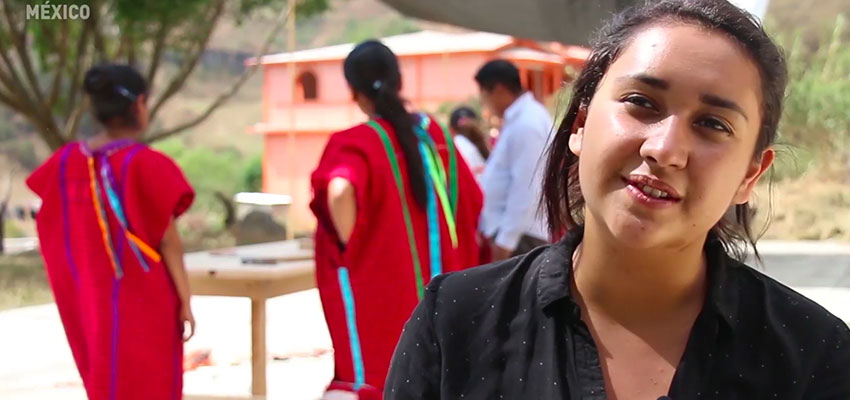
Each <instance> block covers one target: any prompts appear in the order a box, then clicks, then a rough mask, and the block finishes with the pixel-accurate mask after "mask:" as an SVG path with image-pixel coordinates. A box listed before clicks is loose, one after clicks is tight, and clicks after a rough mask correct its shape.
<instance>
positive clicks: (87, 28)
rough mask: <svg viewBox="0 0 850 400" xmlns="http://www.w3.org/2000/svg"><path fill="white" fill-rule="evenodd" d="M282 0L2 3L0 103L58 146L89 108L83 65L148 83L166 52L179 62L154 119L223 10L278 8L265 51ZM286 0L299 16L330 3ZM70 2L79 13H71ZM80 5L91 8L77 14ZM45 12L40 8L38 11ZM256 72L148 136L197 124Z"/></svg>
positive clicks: (282, 17)
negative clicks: (121, 69) (127, 67)
mask: <svg viewBox="0 0 850 400" xmlns="http://www.w3.org/2000/svg"><path fill="white" fill-rule="evenodd" d="M287 1H288V0H233V1H226V0H181V1H173V0H91V1H85V2H82V1H68V0H53V1H47V2H44V3H35V2H33V1H31V0H0V7H2V10H0V104H2V105H3V106H5V107H7V108H9V109H12V110H14V111H15V112H17V113H20V114H21V115H23V116H24V117H26V119H27V120H28V121H29V122H30V123H32V124H33V126H34V127H35V129H36V130H37V131H38V133H39V135H40V136H41V138H42V139H43V140H44V142H45V143H47V145H48V146H50V147H51V148H53V149H56V148H58V147H61V146H62V145H63V144H64V143H66V142H68V141H69V140H73V139H74V138H75V137H76V134H77V130H78V129H79V126H80V119H81V116H82V115H83V114H84V112H85V111H86V107H87V106H86V103H87V102H85V101H82V97H83V96H82V80H83V75H84V73H85V71H86V69H87V68H88V67H89V66H91V65H94V64H96V63H98V62H104V61H113V62H127V63H129V64H132V65H135V66H137V67H139V68H140V71H142V73H143V76H145V78H146V79H147V80H148V82H151V83H152V84H153V83H154V82H160V81H162V79H160V80H156V79H157V77H158V75H161V74H163V73H162V72H161V71H162V70H163V65H164V64H165V63H166V58H169V59H176V60H177V64H178V65H177V66H176V71H175V72H174V73H171V74H169V75H170V76H168V77H167V79H166V80H165V83H164V85H162V86H161V87H158V88H157V90H154V93H152V94H153V96H154V97H153V98H152V99H151V101H150V102H149V104H148V105H149V107H150V118H151V122H153V121H154V120H156V118H157V116H158V114H159V111H160V110H161V109H162V107H163V106H164V105H165V104H167V102H168V100H169V99H171V98H173V96H174V95H175V94H176V93H178V92H179V91H180V90H181V89H183V87H184V85H185V83H186V80H187V79H188V78H189V77H190V76H191V75H192V73H193V72H194V71H195V69H196V67H197V65H198V62H199V61H200V59H201V56H202V55H203V54H204V51H205V50H206V48H207V46H208V44H209V39H210V35H211V34H212V33H213V31H214V30H215V28H216V25H217V24H218V23H219V22H220V21H221V19H222V18H223V16H224V15H232V16H233V17H235V18H236V20H237V21H243V20H245V19H247V18H248V17H250V16H251V15H253V14H254V13H277V15H278V18H277V20H276V24H275V26H274V28H273V29H272V30H271V31H270V32H269V34H268V37H267V38H266V40H265V41H264V42H263V43H262V46H261V47H260V49H259V51H258V54H262V53H265V52H266V51H267V49H268V47H269V45H270V44H271V43H272V41H273V40H274V39H275V37H276V36H277V35H278V32H279V31H280V28H281V27H282V26H283V25H284V24H285V22H286V20H287V19H288V18H287V16H288V14H287V11H288V10H289V9H290V7H287ZM291 1H296V4H297V10H296V11H297V12H296V14H297V15H298V16H299V17H306V16H309V15H312V14H316V13H318V12H321V11H324V10H325V9H327V7H328V0H300V1H299V0H291ZM71 6H74V7H75V8H74V9H75V10H77V12H76V13H74V14H69V11H68V10H70V7H71ZM82 7H86V9H87V10H88V15H85V14H83V13H82V12H81V10H82ZM33 11H35V12H33ZM43 11H47V13H46V14H40V13H41V12H43ZM57 11H58V12H59V14H56V12H57ZM63 11H64V14H63ZM36 13H39V14H36ZM69 15H72V16H73V15H75V16H77V17H78V18H76V19H72V18H71V17H69ZM57 16H58V17H59V18H56V17H57ZM63 16H64V18H62V17H63ZM81 16H86V17H87V18H85V19H84V18H82V17H81ZM44 17H49V18H44ZM166 56H167V57H166ZM256 69H257V67H256V66H254V67H249V68H247V69H246V70H245V72H244V73H243V75H242V76H240V77H239V78H238V79H237V80H236V81H235V82H233V83H232V84H231V86H230V87H229V88H227V89H226V90H224V91H223V92H222V93H221V94H220V95H219V96H218V97H217V98H215V99H213V100H212V101H211V102H210V104H209V105H208V107H207V108H206V109H204V110H203V111H202V112H200V113H199V114H198V115H196V116H194V117H192V118H191V119H190V120H189V121H187V122H185V123H181V124H179V125H177V126H172V127H164V128H163V129H161V130H159V131H157V132H152V133H151V134H149V135H148V136H147V137H148V140H149V141H155V140H159V139H162V138H165V137H168V136H171V135H173V134H176V133H179V132H181V131H184V130H186V129H188V128H191V127H193V126H195V125H197V124H199V123H201V122H202V121H204V120H205V119H206V118H207V117H209V116H210V115H211V114H212V112H213V111H215V110H216V108H218V107H219V106H221V105H222V104H223V103H225V102H226V101H227V100H228V99H229V98H230V97H232V96H233V95H234V94H235V93H236V92H237V91H238V90H239V88H240V87H241V86H242V84H243V83H244V82H245V81H246V80H247V79H248V78H249V77H250V75H252V74H253V72H254V71H256ZM160 78H162V77H160Z"/></svg>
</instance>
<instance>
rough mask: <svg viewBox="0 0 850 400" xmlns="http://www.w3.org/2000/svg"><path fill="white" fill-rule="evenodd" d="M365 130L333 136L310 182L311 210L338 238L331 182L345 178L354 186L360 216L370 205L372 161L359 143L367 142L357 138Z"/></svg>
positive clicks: (324, 226) (320, 222)
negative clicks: (330, 201)
mask: <svg viewBox="0 0 850 400" xmlns="http://www.w3.org/2000/svg"><path fill="white" fill-rule="evenodd" d="M363 128H365V129H369V128H367V127H365V126H362V125H361V126H360V127H357V128H353V129H352V130H348V131H343V132H339V133H335V134H334V135H332V136H331V138H330V140H328V144H327V146H325V151H324V152H323V153H322V158H321V159H320V160H319V165H318V166H317V167H316V169H315V170H314V171H313V174H312V176H311V179H310V181H311V185H312V188H313V200H312V201H311V202H310V209H311V210H313V214H314V215H315V216H316V219H317V220H318V223H319V224H321V225H322V227H323V228H325V229H326V230H327V231H328V232H331V233H332V234H333V235H334V236H336V228H335V227H334V226H333V222H332V221H331V218H330V211H329V210H328V184H329V183H330V181H331V180H332V179H334V178H344V179H346V180H348V181H349V182H351V185H352V186H353V187H354V193H355V198H356V201H357V214H358V216H359V214H360V211H361V210H362V209H363V205H364V204H366V194H367V193H369V162H368V157H367V156H366V153H365V151H364V150H363V149H362V147H361V146H362V145H359V143H358V142H361V141H363V138H362V137H360V138H357V137H355V136H356V133H355V132H356V131H359V130H360V129H363ZM361 134H362V132H361Z"/></svg>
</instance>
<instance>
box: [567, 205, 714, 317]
mask: <svg viewBox="0 0 850 400" xmlns="http://www.w3.org/2000/svg"><path fill="white" fill-rule="evenodd" d="M704 241H705V240H701V241H700V240H697V241H695V242H694V243H690V244H687V245H685V246H680V247H676V248H662V249H635V248H630V247H628V246H626V245H624V244H623V243H618V242H617V241H616V240H615V239H614V238H613V236H612V235H611V234H610V232H608V231H607V229H606V228H604V227H601V226H600V224H594V223H592V222H591V221H590V220H588V224H587V225H586V227H585V231H584V236H583V239H582V243H581V245H580V246H579V247H578V248H577V249H576V254H574V258H573V261H574V266H575V267H574V269H573V285H574V289H576V290H577V291H578V293H577V296H578V298H579V299H580V302H581V303H584V305H585V306H586V307H592V308H594V309H595V310H596V311H601V312H604V313H605V314H608V315H610V316H611V317H612V318H615V319H629V320H650V319H656V318H659V319H663V318H665V316H669V315H671V313H677V312H681V311H683V310H686V309H693V307H694V306H696V305H697V303H698V304H699V307H701V305H702V302H703V301H704V298H705V290H706V265H705V258H704V255H703V244H704Z"/></svg>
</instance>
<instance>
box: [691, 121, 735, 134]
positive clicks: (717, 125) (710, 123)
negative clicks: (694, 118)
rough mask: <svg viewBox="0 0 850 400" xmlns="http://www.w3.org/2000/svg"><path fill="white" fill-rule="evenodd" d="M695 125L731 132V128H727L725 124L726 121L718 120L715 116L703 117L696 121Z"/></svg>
mask: <svg viewBox="0 0 850 400" xmlns="http://www.w3.org/2000/svg"><path fill="white" fill-rule="evenodd" d="M697 125H698V126H703V127H706V128H708V129H713V130H716V131H719V132H726V133H727V134H731V133H732V129H731V128H729V126H727V124H726V123H724V122H723V121H720V120H719V119H716V118H705V119H702V120H699V121H698V122H697Z"/></svg>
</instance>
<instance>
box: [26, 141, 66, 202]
mask: <svg viewBox="0 0 850 400" xmlns="http://www.w3.org/2000/svg"><path fill="white" fill-rule="evenodd" d="M68 146H76V144H74V143H69V144H66V145H65V146H62V148H60V149H59V150H57V151H56V152H55V153H53V155H51V156H50V158H48V159H47V160H46V161H45V162H44V163H43V164H41V165H40V166H38V168H36V169H35V171H33V172H32V174H30V176H29V177H28V178H27V181H26V183H27V186H28V187H29V188H30V190H32V191H33V193H35V194H36V195H38V197H40V198H42V199H44V198H45V197H47V195H48V193H49V192H50V191H51V190H52V189H54V188H58V182H59V180H58V179H59V162H60V159H61V158H62V154H64V153H65V151H67V150H68V148H67V147H68Z"/></svg>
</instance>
